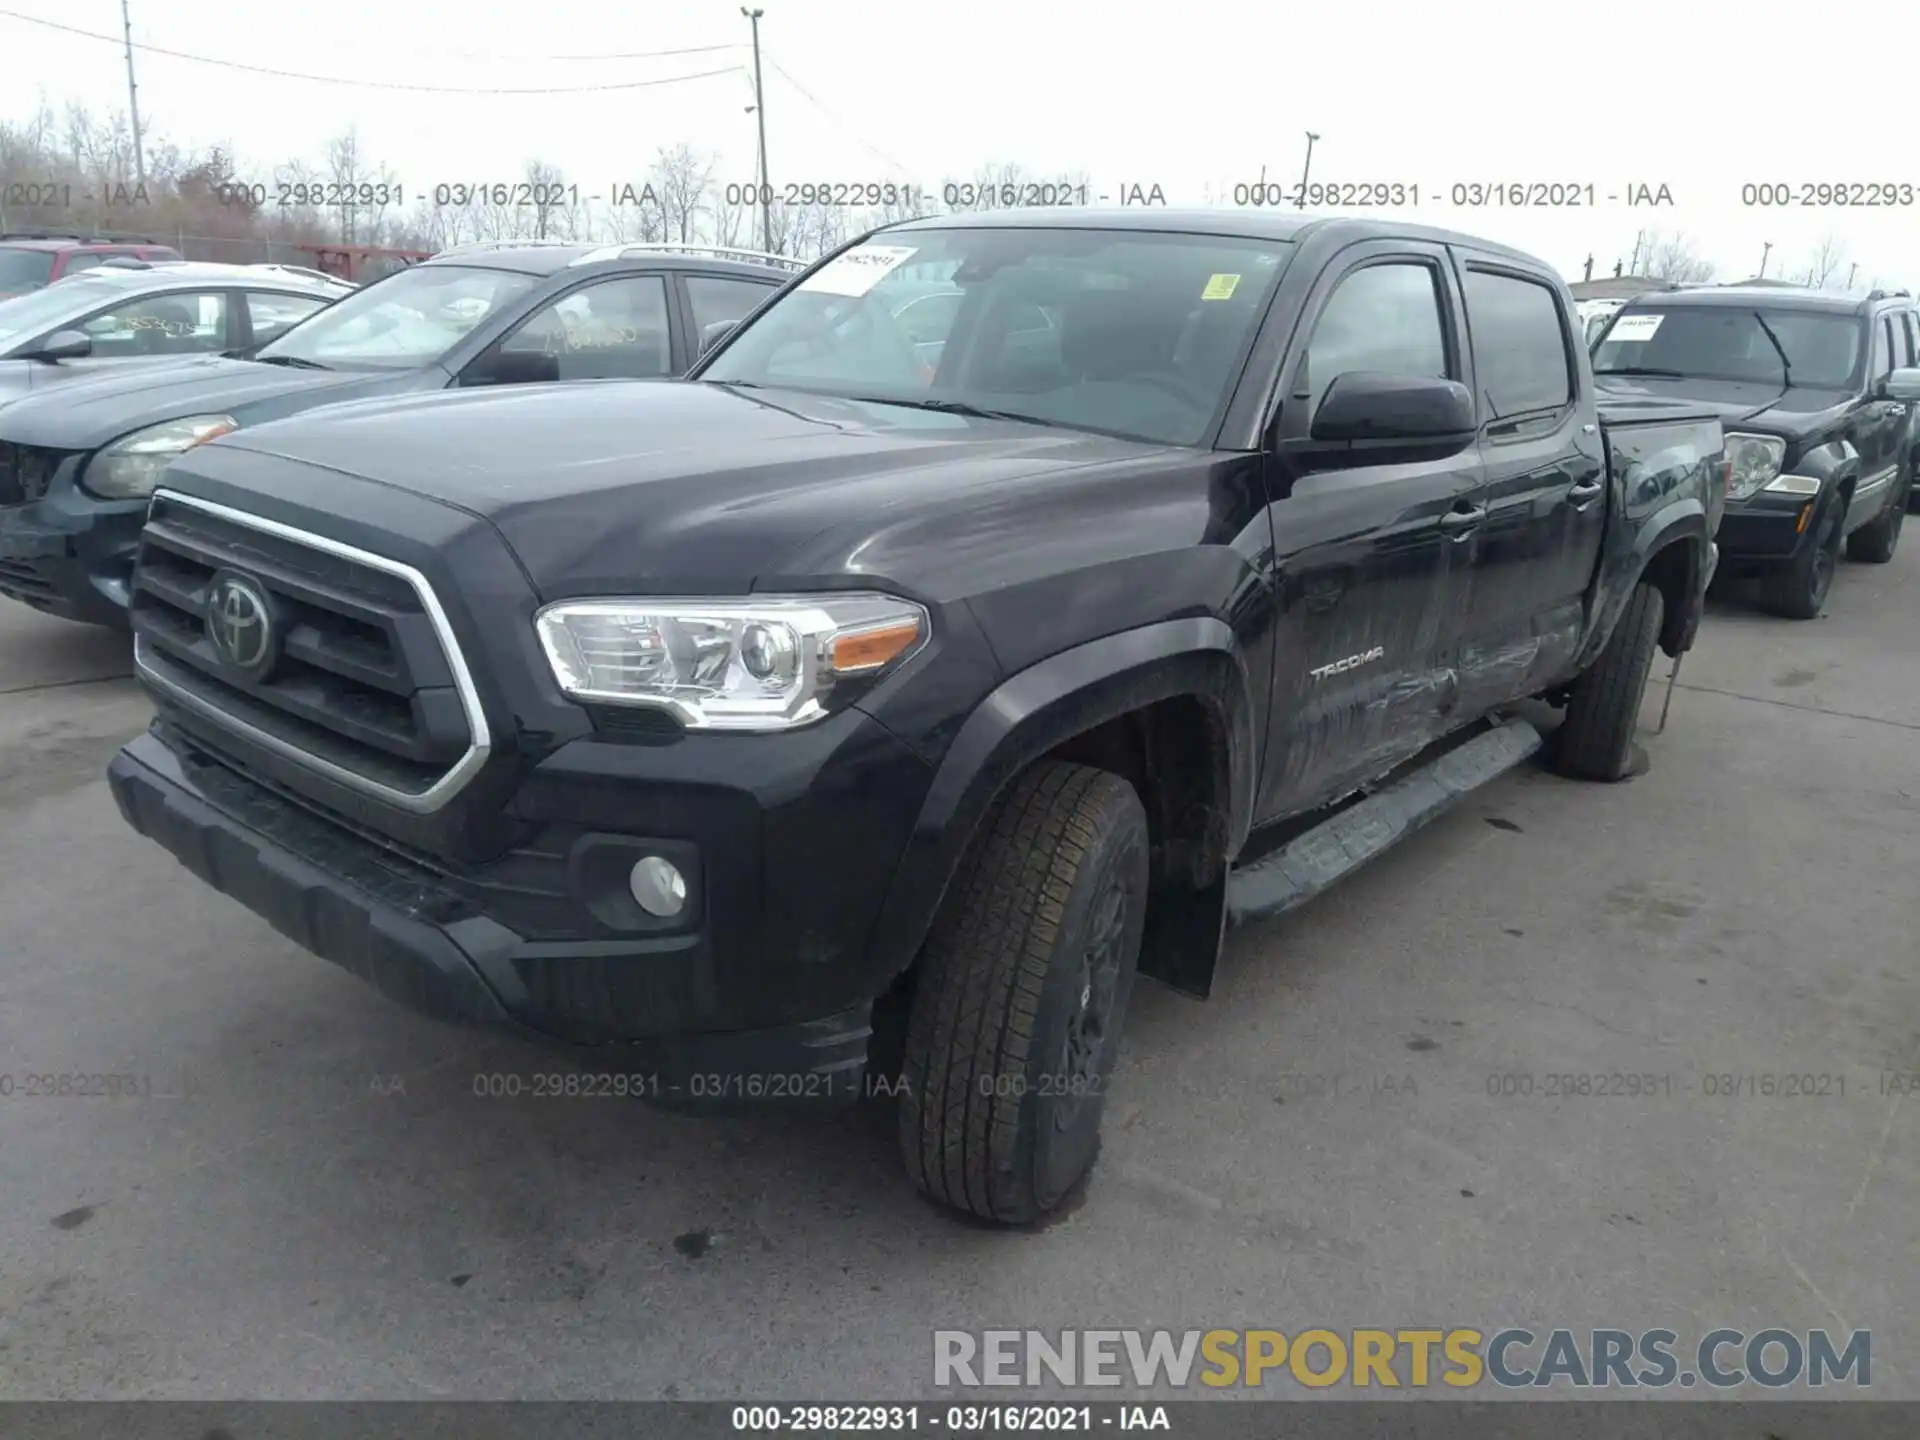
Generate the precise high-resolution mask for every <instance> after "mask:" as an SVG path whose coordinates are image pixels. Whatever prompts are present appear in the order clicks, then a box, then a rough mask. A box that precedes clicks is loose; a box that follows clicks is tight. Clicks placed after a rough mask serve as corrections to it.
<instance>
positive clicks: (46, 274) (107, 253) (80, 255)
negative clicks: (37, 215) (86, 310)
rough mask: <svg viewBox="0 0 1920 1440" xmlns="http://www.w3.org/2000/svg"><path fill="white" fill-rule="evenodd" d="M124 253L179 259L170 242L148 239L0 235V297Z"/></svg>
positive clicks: (138, 257) (135, 256)
mask: <svg viewBox="0 0 1920 1440" xmlns="http://www.w3.org/2000/svg"><path fill="white" fill-rule="evenodd" d="M117 255H124V256H127V257H129V258H131V259H135V260H148V261H152V260H179V259H181V258H182V256H181V254H180V252H179V251H178V250H176V249H174V248H173V247H172V246H171V245H159V244H155V243H154V242H153V241H150V240H88V239H84V238H82V237H81V236H78V235H0V300H4V299H6V298H7V297H8V296H11V295H24V294H25V293H26V292H27V291H29V290H38V289H39V288H40V287H41V286H43V285H51V284H52V283H53V282H54V281H56V280H59V279H61V278H63V277H64V276H67V275H77V274H79V273H80V272H81V271H82V270H91V269H92V268H93V267H94V266H96V265H98V264H100V263H101V262H102V261H103V260H111V259H113V258H114V257H115V256H117Z"/></svg>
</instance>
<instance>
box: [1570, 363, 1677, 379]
mask: <svg viewBox="0 0 1920 1440" xmlns="http://www.w3.org/2000/svg"><path fill="white" fill-rule="evenodd" d="M1593 373H1594V374H1596V375H1651V376H1653V377H1654V378H1655V379H1657V380H1684V379H1686V378H1687V377H1686V376H1685V375H1684V374H1683V373H1682V372H1680V371H1678V370H1659V369H1656V368H1655V367H1653V366H1651V365H1616V366H1614V367H1613V368H1612V369H1608V370H1596V371H1594V372H1593Z"/></svg>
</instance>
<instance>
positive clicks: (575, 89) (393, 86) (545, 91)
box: [0, 10, 740, 95]
mask: <svg viewBox="0 0 1920 1440" xmlns="http://www.w3.org/2000/svg"><path fill="white" fill-rule="evenodd" d="M0 17H4V18H5V19H8V20H18V21H21V22H22V23H23V24H27V25H38V26H41V27H42V28H43V29H47V30H58V31H61V32H62V33H64V34H67V35H78V36H80V37H81V38H82V39H85V40H104V41H106V42H107V43H108V44H111V45H119V44H121V43H122V41H121V40H120V39H119V38H118V37H116V36H113V35H102V34H99V33H98V32H96V31H93V30H81V29H78V28H77V27H75V26H72V25H61V24H57V23H55V22H54V21H52V20H42V19H40V18H39V17H38V16H34V15H22V14H20V13H19V12H18V11H15V10H0ZM132 48H133V49H135V50H144V51H146V52H147V53H148V54H149V55H165V56H167V57H168V58H169V59H173V60H186V61H189V62H191V63H192V64H195V65H213V66H217V67H218V68H220V69H222V70H240V71H244V72H246V73H247V74H249V75H266V76H270V77H272V78H273V79H276V80H306V81H309V82H311V83H313V84H316V85H350V86H354V87H357V88H359V89H362V90H405V91H410V92H412V93H414V94H419V95H589V94H596V93H600V92H604V91H609V90H647V89H651V88H652V87H654V86H656V85H679V84H682V83H684V82H685V81H688V80H708V79H712V78H713V77H714V76H716V75H731V74H733V73H734V72H735V71H737V70H738V69H739V68H740V67H739V66H738V65H729V66H727V67H726V68H725V69H723V70H702V71H699V72H698V73H696V74H693V75H668V76H664V77H662V78H661V79H658V80H620V81H614V82H612V83H609V84H602V85H535V86H524V87H515V86H507V87H500V86H491V85H483V86H471V85H408V84H404V83H401V82H398V81H387V80H350V79H348V78H346V77H345V76H341V75H307V74H303V73H301V72H300V71H297V70H275V69H271V68H269V67H268V66H265V65H248V64H246V63H244V62H242V61H239V60H220V59H216V58H214V57H213V56H211V55H190V54H188V53H187V52H186V51H184V50H169V49H167V48H166V47H165V46H162V45H146V44H135V45H134V46H133V47H132ZM739 48H740V47H739V46H737V45H713V46H697V47H694V48H693V49H689V50H686V51H667V50H662V51H659V52H656V53H657V54H660V55H669V54H682V53H684V54H697V53H700V52H701V51H705V50H737V49H739ZM552 58H554V59H564V58H604V59H609V60H611V59H615V58H625V59H641V58H652V57H651V56H644V55H641V54H638V53H636V54H634V55H631V56H624V57H615V56H611V55H609V56H604V57H563V56H554V57H552Z"/></svg>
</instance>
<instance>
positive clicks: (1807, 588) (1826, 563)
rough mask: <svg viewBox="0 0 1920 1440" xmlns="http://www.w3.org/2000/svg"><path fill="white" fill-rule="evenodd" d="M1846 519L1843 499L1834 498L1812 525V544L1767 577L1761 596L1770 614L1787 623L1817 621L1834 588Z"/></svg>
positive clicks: (1840, 497)
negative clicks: (1779, 616)
mask: <svg viewBox="0 0 1920 1440" xmlns="http://www.w3.org/2000/svg"><path fill="white" fill-rule="evenodd" d="M1846 519H1847V501H1846V497H1845V496H1843V495H1835V496H1834V497H1833V498H1832V499H1830V500H1829V501H1828V502H1827V507H1826V509H1825V510H1824V511H1822V512H1821V513H1820V515H1819V516H1818V517H1816V518H1815V520H1814V522H1813V527H1814V534H1813V543H1812V544H1811V545H1809V546H1807V548H1806V549H1805V550H1804V551H1802V552H1801V554H1800V555H1799V556H1798V557H1797V558H1795V559H1794V560H1792V561H1791V562H1789V563H1788V564H1787V565H1785V566H1783V567H1782V568H1781V569H1780V570H1779V571H1777V572H1776V573H1775V574H1773V575H1770V576H1768V577H1767V584H1766V589H1765V591H1764V592H1763V593H1764V595H1765V598H1766V604H1767V608H1768V609H1769V610H1772V611H1773V612H1774V613H1775V614H1777V615H1784V616H1786V617H1787V619H1789V620H1813V619H1816V618H1818V616H1819V614H1820V612H1821V610H1823V609H1824V608H1825V607H1826V603H1827V592H1828V591H1829V590H1831V589H1832V588H1833V573H1834V571H1836V570H1838V569H1839V568H1840V531H1841V528H1842V527H1843V526H1844V525H1845V524H1846Z"/></svg>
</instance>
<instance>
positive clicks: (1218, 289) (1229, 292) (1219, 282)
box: [1200, 275, 1240, 300]
mask: <svg viewBox="0 0 1920 1440" xmlns="http://www.w3.org/2000/svg"><path fill="white" fill-rule="evenodd" d="M1239 285H1240V277H1239V276H1238V275H1215V276H1214V277H1213V278H1211V279H1210V280H1208V281H1207V288H1206V289H1204V290H1202V291H1201V292H1200V298H1201V299H1202V300H1231V299H1232V298H1233V292H1234V291H1235V290H1236V289H1238V288H1239Z"/></svg>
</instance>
